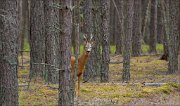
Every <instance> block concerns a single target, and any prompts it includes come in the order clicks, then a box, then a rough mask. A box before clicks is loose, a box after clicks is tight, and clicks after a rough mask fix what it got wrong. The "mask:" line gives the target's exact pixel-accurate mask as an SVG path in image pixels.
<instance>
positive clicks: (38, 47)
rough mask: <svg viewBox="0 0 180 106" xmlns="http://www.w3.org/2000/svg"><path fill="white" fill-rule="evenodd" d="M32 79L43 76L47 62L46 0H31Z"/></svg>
mask: <svg viewBox="0 0 180 106" xmlns="http://www.w3.org/2000/svg"><path fill="white" fill-rule="evenodd" d="M30 49H31V51H30V79H31V78H32V77H33V76H34V75H35V76H37V75H38V76H41V77H42V76H43V71H44V67H45V66H44V65H42V64H41V63H45V34H44V0H31V17H30Z"/></svg>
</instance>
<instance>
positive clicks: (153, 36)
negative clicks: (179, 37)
mask: <svg viewBox="0 0 180 106" xmlns="http://www.w3.org/2000/svg"><path fill="white" fill-rule="evenodd" d="M149 28H150V39H149V40H150V41H149V53H150V54H156V53H157V51H156V42H157V0H151V15H150V27H149Z"/></svg>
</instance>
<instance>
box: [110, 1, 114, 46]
mask: <svg viewBox="0 0 180 106" xmlns="http://www.w3.org/2000/svg"><path fill="white" fill-rule="evenodd" d="M115 16H116V12H115V8H114V5H113V2H112V0H110V22H109V25H110V26H109V33H110V44H111V45H112V44H114V40H115V39H114V36H115V23H116V22H115Z"/></svg>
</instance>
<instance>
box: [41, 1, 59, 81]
mask: <svg viewBox="0 0 180 106" xmlns="http://www.w3.org/2000/svg"><path fill="white" fill-rule="evenodd" d="M58 1H59V0H45V1H44V9H45V11H44V15H45V17H44V19H45V20H44V21H45V23H44V24H45V45H46V50H45V63H46V64H47V65H46V72H45V76H44V77H45V80H46V81H48V82H51V83H57V82H58V74H57V72H56V71H55V69H54V68H55V67H56V65H57V61H58V60H57V54H56V51H57V45H58V44H57V41H56V39H57V35H58V34H59V31H58V29H57V28H58V22H59V20H58V18H59V15H58V13H59V11H58V10H59V9H58V8H55V7H53V5H55V4H58Z"/></svg>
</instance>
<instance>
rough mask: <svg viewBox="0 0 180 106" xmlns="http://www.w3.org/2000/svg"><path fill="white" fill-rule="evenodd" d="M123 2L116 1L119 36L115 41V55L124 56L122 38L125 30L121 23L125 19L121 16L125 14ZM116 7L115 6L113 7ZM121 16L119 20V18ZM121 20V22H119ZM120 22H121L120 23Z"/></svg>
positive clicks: (121, 0)
mask: <svg viewBox="0 0 180 106" xmlns="http://www.w3.org/2000/svg"><path fill="white" fill-rule="evenodd" d="M122 3H123V0H116V5H117V9H118V11H116V12H118V13H117V24H116V25H117V26H116V27H117V35H116V39H115V42H116V52H115V54H122V36H123V29H122V27H121V23H120V22H122V21H121V20H122V19H123V16H122V15H119V14H121V13H122V12H123V4H122ZM113 6H114V5H113ZM118 16H119V18H118ZM119 19H120V20H119ZM118 20H119V21H118Z"/></svg>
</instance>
